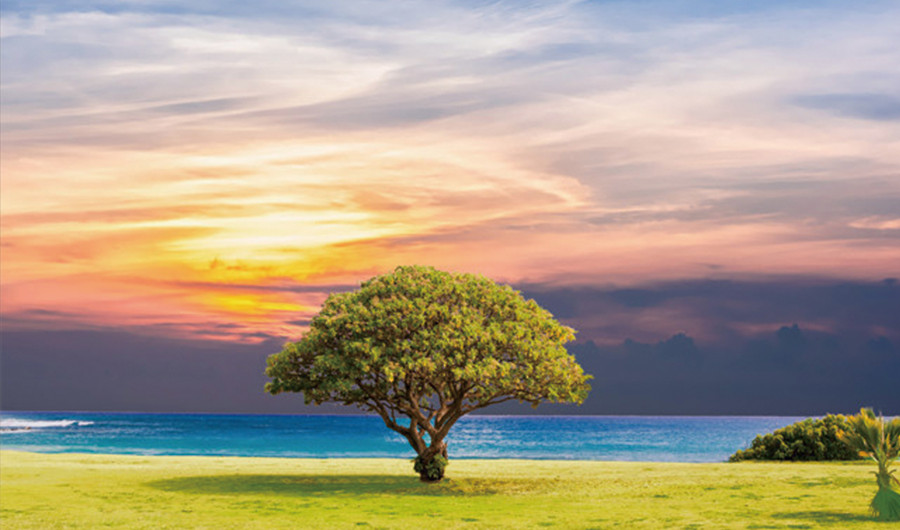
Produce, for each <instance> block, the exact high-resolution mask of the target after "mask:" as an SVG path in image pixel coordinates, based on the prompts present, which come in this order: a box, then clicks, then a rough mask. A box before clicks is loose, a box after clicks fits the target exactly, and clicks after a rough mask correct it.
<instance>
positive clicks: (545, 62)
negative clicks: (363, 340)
mask: <svg viewBox="0 0 900 530" xmlns="http://www.w3.org/2000/svg"><path fill="white" fill-rule="evenodd" d="M0 23H2V27H0V35H2V44H3V45H2V48H0V59H2V62H0V68H2V74H3V75H2V88H3V90H2V94H0V98H2V106H3V115H2V120H0V128H2V133H3V134H2V146H3V159H2V161H0V170H2V174H3V179H2V188H3V190H2V191H3V193H2V197H0V207H2V228H3V249H4V250H3V252H4V255H3V257H4V259H3V264H2V267H3V275H2V282H3V289H4V297H3V311H4V314H10V313H16V314H32V315H34V314H35V313H33V311H37V310H48V311H62V312H65V313H66V314H68V313H67V312H69V311H70V310H72V309H73V308H81V310H82V311H84V312H85V314H86V315H87V316H85V317H84V318H83V319H81V320H83V321H84V322H104V321H107V320H108V321H115V322H122V323H123V325H125V324H127V325H133V324H134V325H136V324H135V323H137V322H145V323H146V324H147V325H148V326H149V325H150V323H152V322H162V321H163V320H164V319H165V318H166V315H172V314H175V315H178V318H179V319H181V320H183V321H184V323H185V328H184V329H188V328H191V326H194V324H193V323H203V322H210V321H215V322H220V323H228V322H242V324H241V325H242V326H243V327H242V329H244V330H245V331H247V333H252V329H257V330H261V332H265V333H270V334H277V333H285V334H294V333H295V332H296V331H297V329H298V328H297V327H295V326H294V327H291V326H286V325H282V324H281V322H286V321H298V322H302V321H304V320H305V319H307V318H308V317H309V315H310V314H311V313H312V312H314V310H315V305H316V304H317V303H318V302H320V301H321V296H322V294H321V293H316V292H313V291H314V288H311V291H310V292H305V291H304V289H305V288H302V287H296V288H291V289H288V288H281V287H278V286H284V285H288V284H285V283H283V282H284V281H285V279H286V278H287V279H290V282H293V283H290V284H289V285H303V284H307V283H308V284H314V285H353V284H354V283H355V282H358V281H359V280H361V279H364V278H365V277H367V276H370V275H372V274H377V273H379V272H384V271H385V270H388V269H390V268H392V267H393V266H395V265H397V264H400V263H410V262H416V263H431V264H434V265H437V266H442V267H446V268H453V269H456V270H472V271H476V272H482V273H485V274H490V275H491V276H493V277H496V278H500V279H503V280H505V281H510V282H519V281H544V282H557V283H563V284H565V283H572V282H582V283H584V282H587V283H595V284H596V283H605V282H618V283H621V284H629V283H642V282H646V281H648V280H650V279H654V280H662V279H669V280H673V279H678V278H703V277H707V276H709V275H713V276H715V277H728V276H729V275H732V276H742V275H744V276H746V275H753V274H757V275H759V274H811V275H825V276H844V277H851V278H872V277H875V278H880V277H886V276H892V275H895V272H896V263H898V262H900V249H898V247H897V245H896V243H895V241H896V237H897V229H896V227H894V225H893V224H892V223H893V222H894V221H895V218H896V212H895V208H894V205H895V204H896V203H897V201H898V200H900V180H898V179H897V175H898V174H900V155H898V154H897V153H900V133H898V131H897V128H896V111H897V100H896V98H894V96H893V94H896V93H897V89H898V87H900V76H898V75H897V73H896V65H897V64H900V37H898V34H897V32H896V27H897V25H898V23H900V9H898V7H897V5H896V3H894V2H871V3H866V4H865V5H864V6H861V5H855V6H848V5H847V4H845V3H841V2H827V3H819V4H817V5H816V6H809V5H808V4H806V3H802V2H754V3H740V5H726V4H725V3H721V5H719V4H715V5H714V4H710V3H709V2H679V3H670V2H651V3H642V4H636V3H627V2H534V3H520V2H490V3H482V2H468V1H459V2H457V1H432V2H414V1H409V2H405V1H404V2H390V3H381V2H366V1H352V2H351V1H347V2H327V3H321V2H274V1H273V2H262V3H254V4H253V5H252V6H250V5H249V4H247V3H245V2H206V1H199V2H189V3H184V2H168V1H162V0H160V1H128V2H106V1H94V2H75V3H68V2H50V1H39V0H35V1H31V2H18V1H11V2H5V3H4V9H3V13H2V17H0ZM210 264H218V265H217V266H211V265H210ZM229 285H232V286H234V287H229ZM254 285H255V286H258V288H257V289H256V290H253V289H248V288H245V287H246V286H254ZM317 296H318V297H319V298H316V297H317ZM29 311H31V312H32V313H28V312H29ZM47 318H49V317H47ZM45 320H46V319H45ZM57 320H58V325H64V323H65V318H64V317H63V316H60V317H59V318H58V319H57ZM168 320H171V319H168ZM195 327H196V326H195ZM191 329H193V328H191Z"/></svg>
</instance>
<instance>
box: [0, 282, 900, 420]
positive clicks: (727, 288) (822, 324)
mask: <svg viewBox="0 0 900 530" xmlns="http://www.w3.org/2000/svg"><path fill="white" fill-rule="evenodd" d="M525 294H526V296H529V297H534V298H535V299H536V300H537V301H538V302H539V303H540V304H541V305H543V306H544V307H547V308H549V309H550V310H551V311H553V312H554V313H555V315H556V316H557V317H558V318H559V319H560V320H562V321H563V322H565V323H567V324H569V325H573V326H575V327H576V328H577V329H579V330H580V333H579V340H578V342H577V343H576V344H574V345H572V346H571V348H570V350H571V352H572V353H573V354H575V355H576V357H577V358H578V361H579V362H580V363H581V365H582V366H583V367H584V368H585V371H586V372H588V373H590V374H592V375H594V377H595V379H594V381H593V386H594V390H593V391H592V393H591V395H590V397H589V398H588V400H587V402H586V403H585V404H584V405H583V406H581V407H574V406H562V405H559V406H555V405H554V406H550V405H548V406H542V407H540V408H539V409H537V410H536V411H535V410H532V409H531V408H530V407H527V406H520V405H517V404H504V405H501V406H498V407H495V408H492V409H490V410H489V411H487V412H488V413H525V414H533V413H535V412H537V413H545V414H785V415H810V414H823V413H826V412H852V411H854V410H856V409H857V408H858V407H860V406H873V407H875V408H877V409H879V410H882V411H884V412H885V413H889V414H896V413H898V412H900V392H898V391H897V388H898V377H900V375H898V374H900V347H898V345H900V286H898V285H897V282H896V281H895V280H885V281H882V282H872V283H866V282H850V281H826V280H821V279H782V280H767V281H762V280H757V281H735V280H732V281H683V282H669V283H665V284H656V285H646V286H641V287H631V288H627V289H623V288H615V287H607V288H601V287H596V286H594V287H579V288H557V287H552V286H546V285H543V286H541V285H529V286H527V289H526V290H525ZM673 314H675V315H678V314H683V315H686V317H687V318H685V319H683V321H682V322H680V323H668V324H666V323H665V322H672V320H671V315H673ZM31 316H32V317H34V318H36V319H37V318H39V317H40V316H41V315H39V314H33V315H31ZM54 316H59V315H54ZM62 316H65V315H62ZM667 316H668V317H667ZM22 318H25V317H24V316H23V317H22ZM667 318H668V320H667ZM657 321H662V322H663V324H658V323H657V324H654V325H650V324H649V323H654V322H657ZM691 322H702V323H703V325H702V326H699V327H698V329H697V330H696V331H694V330H692V329H691V328H690V323H691ZM773 322H775V323H773ZM7 323H8V321H7ZM292 323H293V324H297V325H304V324H306V323H307V322H306V321H296V322H292ZM179 326H180V325H179V324H175V323H173V324H172V326H171V327H172V329H180V327H179ZM667 328H669V329H667ZM660 330H663V331H660ZM170 331H171V330H169V329H168V328H167V326H166V325H164V324H161V325H156V326H154V327H153V328H152V329H151V328H148V329H145V330H143V331H142V333H140V334H139V333H131V332H124V331H116V330H107V329H93V330H82V331H5V332H4V333H3V335H2V344H3V364H2V369H3V372H2V383H3V384H2V404H3V408H4V409H6V410H135V411H176V412H187V411H206V412H260V413H288V412H305V413H308V412H323V411H327V412H355V409H348V408H341V407H331V408H324V409H323V408H312V407H305V406H303V405H302V399H301V398H300V397H299V396H290V395H288V396H277V397H272V396H268V395H267V394H265V393H264V392H263V385H264V384H265V382H266V378H265V376H264V370H265V358H266V356H267V355H268V354H271V353H273V352H276V351H279V350H280V349H281V344H282V340H283V339H282V338H279V337H271V336H268V335H264V334H260V335H259V336H258V337H256V338H258V339H263V342H262V343H260V344H256V345H248V344H234V343H228V342H222V341H206V340H176V339H166V338H163V337H164V336H165V335H166V334H167V333H169V332H170ZM195 331H196V332H201V331H202V329H199V328H198V329H196V330H195ZM207 331H209V332H213V333H231V332H236V333H239V332H240V330H239V329H232V327H230V326H228V325H215V324H214V323H213V324H210V326H209V329H208V330H207ZM150 332H152V333H154V335H148V333H150ZM653 337H656V338H653ZM245 338H247V339H250V338H254V337H252V336H250V335H245Z"/></svg>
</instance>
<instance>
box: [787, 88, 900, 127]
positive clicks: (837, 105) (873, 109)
mask: <svg viewBox="0 0 900 530" xmlns="http://www.w3.org/2000/svg"><path fill="white" fill-rule="evenodd" d="M794 101H795V103H796V104H797V105H799V106H801V107H806V108H810V109H817V110H824V111H826V112H831V113H833V114H835V115H837V116H846V117H848V118H858V119H863V120H874V121H897V120H900V97H897V96H894V95H889V94H811V95H806V96H797V97H795V98H794Z"/></svg>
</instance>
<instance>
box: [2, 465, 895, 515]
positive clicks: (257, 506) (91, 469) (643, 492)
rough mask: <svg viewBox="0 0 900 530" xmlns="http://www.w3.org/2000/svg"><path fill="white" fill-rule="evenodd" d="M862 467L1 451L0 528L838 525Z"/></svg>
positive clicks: (861, 505) (855, 511) (863, 497)
mask: <svg viewBox="0 0 900 530" xmlns="http://www.w3.org/2000/svg"><path fill="white" fill-rule="evenodd" d="M871 467H872V466H869V465H866V464H865V463H860V462H854V463H803V464H770V463H740V464H658V463H631V462H578V461H576V462H565V461H553V462H551V461H525V460H451V462H450V466H449V467H448V468H447V471H448V475H447V476H448V478H447V479H446V480H445V481H444V482H442V483H440V484H431V485H429V484H422V483H420V482H419V481H418V480H417V478H416V477H415V476H414V475H413V473H412V466H411V464H410V463H409V462H408V461H406V460H389V459H329V460H314V459H276V458H217V457H162V456H154V457H143V456H117V455H116V456H113V455H80V454H61V455H45V454H32V453H21V452H13V451H0V528H3V530H18V529H41V530H44V529H57V528H59V529H62V528H79V529H105V528H127V529H139V528H141V529H143V528H145V529H153V530H157V529H165V528H170V529H188V528H198V529H200V528H205V529H210V530H213V529H215V530H219V529H227V528H234V529H267V530H269V529H279V528H285V529H288V528H289V529H292V530H296V529H303V528H322V529H324V528H328V529H332V528H335V529H341V528H345V529H349V528H353V529H361V528H362V529H375V528H398V529H399V528H415V529H430V528H441V529H444V528H466V529H477V528H484V529H487V528H490V529H495V528H510V529H513V528H515V529H518V528H557V529H600V528H639V529H640V528H683V529H697V528H716V529H719V528H726V529H731V528H734V529H737V528H742V529H744V528H746V529H753V528H756V529H762V528H835V529H864V528H873V529H880V530H887V528H889V527H890V524H885V523H878V522H876V521H875V520H873V519H872V518H871V517H870V515H869V513H868V511H867V510H868V504H869V501H870V500H871V498H872V496H873V495H874V494H875V490H876V486H875V481H874V479H873V478H872V474H871V471H872V469H871Z"/></svg>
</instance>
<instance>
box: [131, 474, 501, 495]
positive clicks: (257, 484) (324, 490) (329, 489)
mask: <svg viewBox="0 0 900 530" xmlns="http://www.w3.org/2000/svg"><path fill="white" fill-rule="evenodd" d="M146 485H147V486H150V487H151V488H155V489H158V490H162V491H169V492H177V493H190V494H206V495H246V494H266V495H277V496H284V497H315V496H326V495H327V496H343V495H346V496H355V495H373V494H384V493H387V494H401V495H422V496H432V495H439V496H457V495H466V496H471V495H473V494H474V495H493V494H495V493H497V492H496V491H495V490H493V489H487V488H485V489H480V488H478V489H475V490H474V491H473V490H472V488H468V487H467V488H461V487H460V485H459V484H458V483H455V482H454V481H453V480H452V479H444V480H443V481H442V482H439V483H437V484H426V483H423V482H420V481H419V479H418V478H417V477H415V476H410V477H403V476H396V475H203V476H193V477H180V478H173V479H166V480H156V481H152V482H147V483H146Z"/></svg>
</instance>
